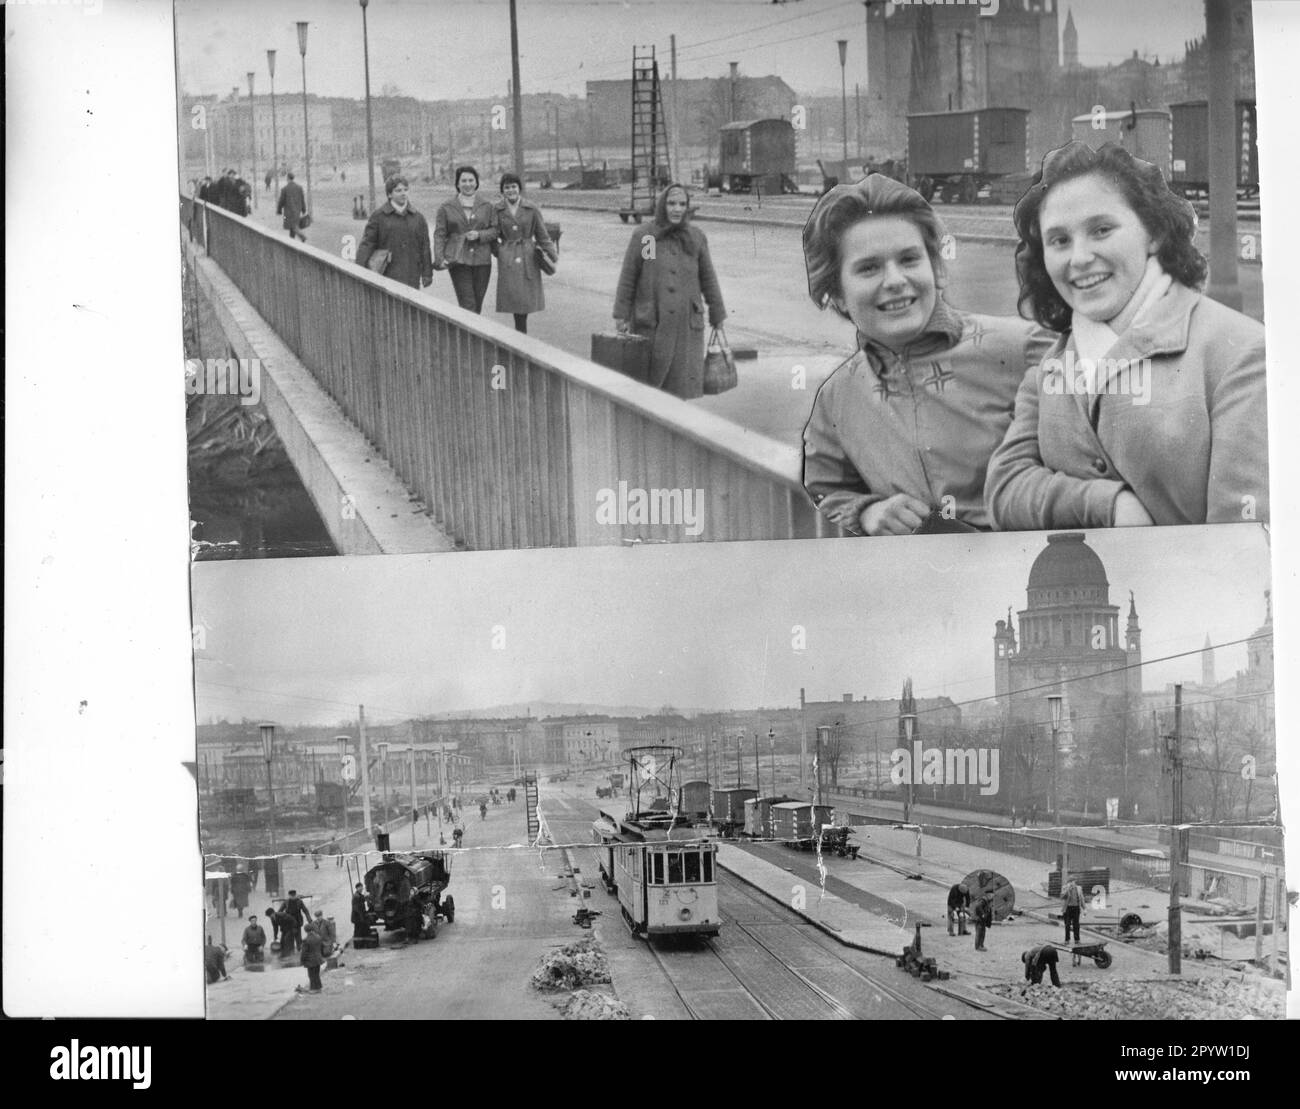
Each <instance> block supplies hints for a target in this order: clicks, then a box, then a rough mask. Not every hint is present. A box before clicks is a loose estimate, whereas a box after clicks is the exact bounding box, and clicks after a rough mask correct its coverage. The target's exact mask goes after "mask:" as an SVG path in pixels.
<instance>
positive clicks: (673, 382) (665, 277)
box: [614, 185, 727, 400]
mask: <svg viewBox="0 0 1300 1109" xmlns="http://www.w3.org/2000/svg"><path fill="white" fill-rule="evenodd" d="M701 298H703V303H702V302H701ZM705 304H707V305H708V310H709V324H710V325H711V326H712V327H721V326H722V321H723V320H725V319H726V318H727V310H726V309H725V308H724V307H723V304H722V290H721V289H720V288H719V287H718V278H717V275H716V274H715V273H714V272H713V260H712V259H711V258H710V257H709V242H708V239H707V238H705V235H704V232H703V231H701V230H699V228H697V227H693V226H691V223H690V194H689V193H688V192H687V191H686V189H685V187H684V186H682V185H669V186H668V188H666V189H665V190H664V191H663V192H662V193H661V194H660V196H659V200H658V202H657V203H656V204H655V220H654V223H653V225H651V227H650V228H649V230H648V231H647V230H645V229H642V228H640V227H638V228H637V229H636V231H634V232H633V233H632V240H631V242H629V243H628V247H627V253H626V254H625V255H624V257H623V270H622V273H620V274H619V279H618V292H617V294H616V295H615V298H614V323H615V325H616V326H617V327H618V329H619V330H620V331H628V330H630V331H632V332H633V333H635V334H637V335H645V336H647V337H648V338H649V339H650V341H651V344H652V345H651V372H650V380H649V384H651V385H654V386H657V387H658V388H660V389H663V390H664V391H665V392H669V393H673V394H674V395H675V396H679V397H682V398H683V399H687V400H689V399H690V398H692V397H700V396H703V395H704V305H705Z"/></svg>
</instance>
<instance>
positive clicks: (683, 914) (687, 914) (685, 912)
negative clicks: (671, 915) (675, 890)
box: [677, 908, 691, 923]
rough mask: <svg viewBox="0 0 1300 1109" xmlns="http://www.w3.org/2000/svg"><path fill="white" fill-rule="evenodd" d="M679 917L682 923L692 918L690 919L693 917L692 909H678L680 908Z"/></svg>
mask: <svg viewBox="0 0 1300 1109" xmlns="http://www.w3.org/2000/svg"><path fill="white" fill-rule="evenodd" d="M677 919H678V920H680V921H682V923H685V922H686V921H688V920H690V919H691V910H690V909H686V908H682V909H678V910H677Z"/></svg>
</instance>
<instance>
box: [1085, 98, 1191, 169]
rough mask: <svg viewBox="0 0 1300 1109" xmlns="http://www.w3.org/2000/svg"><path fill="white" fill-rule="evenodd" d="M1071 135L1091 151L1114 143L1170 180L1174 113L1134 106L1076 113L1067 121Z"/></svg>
mask: <svg viewBox="0 0 1300 1109" xmlns="http://www.w3.org/2000/svg"><path fill="white" fill-rule="evenodd" d="M1070 126H1071V128H1072V129H1073V132H1074V138H1075V140H1076V141H1078V142H1082V143H1087V145H1088V146H1091V147H1092V148H1093V149H1094V150H1096V149H1097V148H1098V147H1101V146H1105V145H1106V143H1114V144H1115V145H1116V146H1122V147H1123V148H1124V149H1125V150H1127V151H1128V152H1129V153H1130V154H1132V155H1133V157H1135V158H1141V159H1142V160H1143V161H1144V162H1150V163H1151V164H1152V165H1154V166H1158V167H1159V169H1160V172H1161V173H1163V174H1164V175H1165V180H1166V181H1168V180H1169V172H1170V167H1171V164H1172V161H1173V153H1172V151H1173V146H1172V137H1171V136H1172V132H1173V116H1172V114H1171V113H1169V112H1163V111H1160V110H1159V109H1158V108H1133V109H1130V110H1129V111H1127V112H1098V113H1097V114H1096V115H1093V114H1091V113H1088V114H1085V115H1081V116H1075V117H1074V119H1073V120H1072V121H1071V123H1070Z"/></svg>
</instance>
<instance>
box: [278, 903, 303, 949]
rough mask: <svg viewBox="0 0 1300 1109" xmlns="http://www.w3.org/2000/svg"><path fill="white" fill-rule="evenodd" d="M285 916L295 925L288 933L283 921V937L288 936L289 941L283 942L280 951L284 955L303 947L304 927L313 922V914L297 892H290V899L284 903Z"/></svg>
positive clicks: (290, 927)
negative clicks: (286, 952)
mask: <svg viewBox="0 0 1300 1109" xmlns="http://www.w3.org/2000/svg"><path fill="white" fill-rule="evenodd" d="M284 915H285V916H287V917H288V918H289V919H290V920H291V921H292V922H293V923H292V924H291V925H290V926H289V929H288V932H287V933H286V932H285V929H284V922H283V921H281V926H280V933H281V936H282V937H283V936H286V935H287V939H282V940H281V944H280V949H281V952H282V953H283V952H285V951H292V950H293V949H294V948H300V947H302V926H303V925H304V924H307V923H308V922H309V921H310V920H311V913H309V912H308V911H307V906H306V905H305V904H304V903H303V900H302V898H301V897H299V896H298V891H297V890H290V891H289V897H288V899H287V900H286V901H285V903H284Z"/></svg>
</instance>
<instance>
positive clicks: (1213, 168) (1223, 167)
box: [1205, 0, 1241, 311]
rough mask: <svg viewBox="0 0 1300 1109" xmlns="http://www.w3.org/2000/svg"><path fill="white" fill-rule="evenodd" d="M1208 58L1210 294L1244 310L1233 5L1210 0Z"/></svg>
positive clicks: (1206, 40) (1208, 9)
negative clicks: (1239, 266) (1239, 249)
mask: <svg viewBox="0 0 1300 1109" xmlns="http://www.w3.org/2000/svg"><path fill="white" fill-rule="evenodd" d="M1205 52H1206V55H1207V60H1208V68H1209V73H1208V74H1207V76H1208V78H1209V82H1208V83H1209V89H1208V93H1209V105H1208V107H1207V109H1206V111H1207V114H1208V128H1209V143H1208V145H1209V178H1210V180H1209V186H1210V281H1209V287H1208V288H1207V290H1206V291H1207V292H1208V293H1209V294H1210V296H1212V297H1213V298H1214V299H1215V300H1217V301H1218V302H1219V303H1220V304H1226V305H1227V306H1228V307H1229V308H1235V309H1237V310H1238V311H1240V310H1241V287H1240V286H1239V285H1238V284H1237V159H1238V158H1239V157H1240V156H1241V155H1240V152H1239V151H1240V146H1241V135H1240V134H1239V133H1238V129H1239V128H1240V126H1241V120H1240V118H1239V116H1238V112H1237V105H1236V103H1235V101H1234V99H1233V95H1232V5H1231V0H1206V3H1205Z"/></svg>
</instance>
